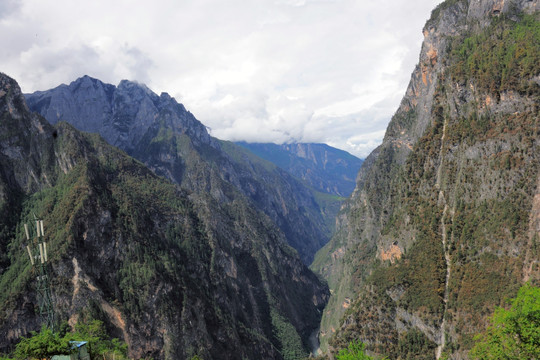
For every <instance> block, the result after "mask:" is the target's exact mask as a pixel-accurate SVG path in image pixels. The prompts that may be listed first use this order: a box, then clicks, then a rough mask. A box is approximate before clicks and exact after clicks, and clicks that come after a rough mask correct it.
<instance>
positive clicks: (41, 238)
mask: <svg viewBox="0 0 540 360" xmlns="http://www.w3.org/2000/svg"><path fill="white" fill-rule="evenodd" d="M24 232H25V233H26V240H28V242H29V244H28V245H27V246H26V250H27V251H28V256H29V257H30V262H31V263H32V267H33V269H34V273H35V274H36V283H37V300H38V306H39V316H40V317H41V323H42V324H44V325H45V326H46V327H47V328H49V329H51V330H52V331H53V332H54V331H55V330H56V329H55V321H54V308H53V303H52V296H51V287H50V282H49V275H48V273H47V265H48V259H47V242H46V241H45V232H44V231H43V220H36V238H35V239H34V240H33V241H30V232H29V231H28V225H27V224H24Z"/></svg>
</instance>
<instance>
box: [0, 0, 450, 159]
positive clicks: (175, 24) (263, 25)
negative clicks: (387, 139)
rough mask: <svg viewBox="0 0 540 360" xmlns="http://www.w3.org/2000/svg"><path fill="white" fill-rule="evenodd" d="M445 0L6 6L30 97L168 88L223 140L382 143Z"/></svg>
mask: <svg viewBox="0 0 540 360" xmlns="http://www.w3.org/2000/svg"><path fill="white" fill-rule="evenodd" d="M439 2H440V0H415V1H411V0H377V1H373V0H370V1H368V0H251V1H249V0H228V1H223V0H193V1H190V0H153V1H148V0H145V1H140V0H133V1H128V0H114V1H111V0H86V1H77V0H0V48H1V49H2V55H1V56H0V71H1V72H4V73H6V74H8V75H9V76H11V77H13V78H15V79H16V80H17V81H18V82H19V84H20V85H21V87H22V90H23V92H33V91H36V90H46V89H49V88H52V87H56V86H58V85H59V84H61V83H66V84H69V83H70V82H72V81H73V80H75V79H77V78H78V77H80V76H82V75H85V74H86V75H90V76H92V77H96V78H98V79H100V80H102V81H105V82H108V83H112V84H115V85H117V84H118V83H119V82H120V80H122V79H128V80H135V81H139V82H142V83H145V84H146V85H147V86H148V87H149V88H150V89H152V90H153V91H155V92H157V93H158V94H159V93H161V92H168V93H169V94H170V95H172V96H174V97H175V98H176V100H178V101H179V102H181V103H183V104H184V105H185V106H186V108H187V109H188V110H190V111H191V112H192V113H193V114H194V115H195V116H196V117H197V118H198V119H199V120H200V121H201V122H203V123H204V124H205V125H207V126H208V127H209V128H210V129H211V134H212V135H213V136H216V137H218V138H220V139H226V140H246V141H256V142H276V143H282V142H291V141H298V142H324V143H327V144H329V145H332V146H335V147H338V148H341V149H344V150H346V151H349V152H351V153H353V154H355V155H357V156H360V157H365V156H367V155H368V154H369V152H370V151H371V150H373V149H374V148H375V147H376V146H377V145H378V144H380V142H381V141H382V137H383V135H384V131H385V129H386V126H387V124H388V122H389V121H390V118H391V116H392V114H393V113H394V112H395V110H396V109H397V106H398V104H399V102H400V100H401V97H402V96H403V94H404V92H405V89H406V87H407V84H408V82H409V78H410V75H411V72H412V70H413V69H414V66H415V64H416V63H417V62H418V55H419V51H420V45H421V41H422V27H423V26H424V24H425V22H426V20H427V19H428V18H429V15H430V13H431V10H432V9H433V8H434V7H435V6H436V5H437V4H438V3H439Z"/></svg>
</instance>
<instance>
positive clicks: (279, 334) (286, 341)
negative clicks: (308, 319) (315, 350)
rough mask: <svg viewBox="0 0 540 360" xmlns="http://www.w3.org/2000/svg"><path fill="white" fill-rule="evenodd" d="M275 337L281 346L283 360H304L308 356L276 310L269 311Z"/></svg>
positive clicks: (287, 323)
mask: <svg viewBox="0 0 540 360" xmlns="http://www.w3.org/2000/svg"><path fill="white" fill-rule="evenodd" d="M271 317H272V326H273V329H274V334H275V337H276V338H277V339H278V341H279V342H280V344H281V355H282V356H283V358H284V359H285V360H300V359H305V358H306V357H307V356H308V355H309V354H308V353H307V352H306V350H304V346H303V345H302V339H301V338H300V335H298V333H297V332H296V329H295V328H294V326H292V325H291V323H289V322H288V321H287V319H285V318H284V317H283V316H281V315H280V314H279V313H278V312H277V311H276V310H271Z"/></svg>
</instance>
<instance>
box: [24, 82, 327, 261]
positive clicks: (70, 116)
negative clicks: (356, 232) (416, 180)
mask: <svg viewBox="0 0 540 360" xmlns="http://www.w3.org/2000/svg"><path fill="white" fill-rule="evenodd" d="M26 98H27V101H28V104H29V107H30V109H32V110H33V111H37V112H39V113H40V114H41V115H43V116H44V117H45V118H46V119H47V120H49V121H50V122H51V123H53V124H54V123H56V122H57V121H60V120H65V121H67V122H69V123H71V124H73V125H74V126H76V127H77V128H78V129H80V130H83V131H90V132H98V133H99V134H101V135H102V136H103V137H104V138H105V139H106V140H107V141H108V142H109V143H110V144H112V145H115V146H118V147H119V148H120V149H123V150H125V151H126V152H127V153H128V154H130V155H132V156H134V157H135V158H137V159H139V160H141V161H143V162H144V163H145V164H146V165H147V166H148V167H149V168H150V169H152V170H153V171H154V172H156V174H158V175H161V176H165V177H167V178H168V179H170V180H172V181H174V182H177V183H178V184H181V185H182V186H183V187H185V188H187V189H189V190H191V191H194V192H196V193H198V194H211V195H212V196H213V197H214V198H215V199H216V200H218V201H224V202H230V201H233V200H234V199H236V198H237V197H238V196H241V197H247V198H249V199H250V201H251V202H252V203H253V204H254V205H255V206H256V207H257V208H258V209H259V210H260V211H262V212H263V213H264V214H266V215H267V216H269V217H270V218H271V219H272V221H274V223H276V224H277V225H278V226H279V228H280V229H281V230H282V231H283V233H284V234H285V236H286V238H287V241H288V243H289V244H290V245H291V246H293V247H294V248H295V249H296V250H297V251H298V252H299V254H300V256H301V258H302V259H303V261H304V262H305V263H306V264H310V263H311V261H312V259H313V255H314V254H315V252H316V251H317V250H318V249H320V248H321V247H322V246H323V245H324V244H326V243H327V242H328V239H329V237H330V232H331V229H330V228H331V224H329V222H328V221H326V218H327V217H328V215H327V214H326V212H327V211H326V209H325V206H326V205H323V204H319V203H318V201H317V199H316V198H315V196H314V193H313V191H312V190H310V189H308V188H307V187H305V186H304V185H303V184H301V183H300V182H299V181H298V180H296V179H294V178H293V177H292V176H290V175H289V174H287V173H286V172H285V171H283V170H281V169H278V168H276V167H275V166H272V165H271V164H268V163H265V162H264V161H262V160H260V159H257V158H255V157H253V156H249V154H245V151H244V150H242V149H241V148H239V147H238V146H235V145H234V144H232V143H221V142H219V141H218V140H216V139H214V138H212V137H211V136H210V135H209V134H208V132H207V130H206V128H205V127H204V125H203V124H201V123H200V122H199V121H198V120H197V119H195V117H194V116H193V115H192V114H191V113H190V112H188V111H187V110H186V109H185V108H184V106H183V105H182V104H178V103H177V102H176V101H175V100H174V98H171V97H170V96H169V95H168V94H165V93H163V94H161V95H160V96H158V95H156V94H154V93H153V92H151V91H150V90H149V89H148V88H147V87H146V86H144V85H141V84H138V83H134V82H130V81H125V80H124V81H122V82H121V83H120V84H119V85H118V87H115V86H113V85H107V84H104V83H102V82H101V81H99V80H96V79H92V78H90V77H88V76H85V77H82V78H80V79H78V80H76V81H74V82H73V83H71V84H70V85H61V86H59V87H57V88H55V89H52V90H48V91H42V92H36V93H34V94H28V95H26ZM330 213H331V214H333V213H332V212H330Z"/></svg>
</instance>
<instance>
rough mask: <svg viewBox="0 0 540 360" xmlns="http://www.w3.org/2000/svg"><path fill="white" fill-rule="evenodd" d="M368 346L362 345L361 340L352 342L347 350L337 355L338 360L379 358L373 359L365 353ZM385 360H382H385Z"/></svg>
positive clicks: (342, 350)
mask: <svg viewBox="0 0 540 360" xmlns="http://www.w3.org/2000/svg"><path fill="white" fill-rule="evenodd" d="M365 350H366V344H364V343H362V342H361V341H360V340H355V341H351V342H350V343H349V345H348V346H347V348H345V349H341V350H340V351H339V353H338V354H337V355H336V360H374V359H378V358H373V357H371V356H369V355H367V354H366V353H365ZM385 359H387V358H383V359H381V360H385Z"/></svg>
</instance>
